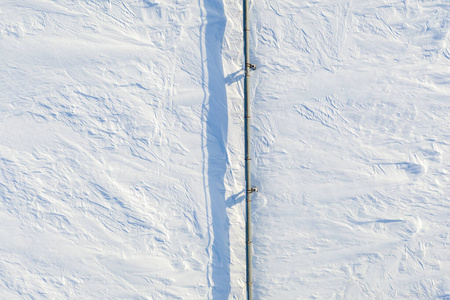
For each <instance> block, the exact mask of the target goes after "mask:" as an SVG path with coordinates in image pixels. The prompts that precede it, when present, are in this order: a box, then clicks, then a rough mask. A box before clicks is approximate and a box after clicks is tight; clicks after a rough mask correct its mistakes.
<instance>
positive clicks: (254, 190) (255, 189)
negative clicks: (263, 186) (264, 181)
mask: <svg viewBox="0 0 450 300" xmlns="http://www.w3.org/2000/svg"><path fill="white" fill-rule="evenodd" d="M250 192H252V193H257V192H258V188H257V187H256V186H254V187H252V188H251V189H250Z"/></svg>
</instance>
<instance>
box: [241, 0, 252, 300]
mask: <svg viewBox="0 0 450 300" xmlns="http://www.w3.org/2000/svg"><path fill="white" fill-rule="evenodd" d="M248 6H249V0H244V7H243V8H244V9H243V10H244V55H245V77H244V123H245V125H244V131H245V182H246V183H245V190H246V193H245V195H246V197H245V198H246V203H247V208H246V223H245V224H246V226H245V227H246V234H245V242H246V256H247V259H246V262H247V266H246V269H247V299H248V300H252V299H253V276H252V273H253V270H252V219H251V211H252V210H251V203H252V187H251V177H250V176H251V172H250V162H251V158H250V104H251V103H250V49H249V31H250V29H249V26H248V10H249V9H248V8H249V7H248Z"/></svg>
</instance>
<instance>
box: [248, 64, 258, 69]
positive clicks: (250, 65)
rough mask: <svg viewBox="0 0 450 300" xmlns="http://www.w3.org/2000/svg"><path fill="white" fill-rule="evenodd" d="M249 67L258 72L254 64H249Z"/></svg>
mask: <svg viewBox="0 0 450 300" xmlns="http://www.w3.org/2000/svg"><path fill="white" fill-rule="evenodd" d="M248 67H249V68H250V69H252V70H256V65H254V64H248Z"/></svg>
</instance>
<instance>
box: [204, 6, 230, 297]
mask: <svg viewBox="0 0 450 300" xmlns="http://www.w3.org/2000/svg"><path fill="white" fill-rule="evenodd" d="M201 1H202V0H199V5H201ZM203 5H204V10H205V12H206V15H205V20H206V23H202V29H201V31H202V30H203V27H204V39H203V42H204V48H203V45H202V43H203V42H202V37H200V43H201V45H200V47H201V49H204V52H205V56H206V57H203V50H202V65H203V60H204V59H205V61H206V68H202V73H203V74H202V75H203V76H202V77H203V90H204V93H205V99H204V105H203V122H204V124H205V126H206V130H204V132H205V135H206V141H205V140H202V144H203V145H202V146H203V148H204V149H205V148H206V152H207V153H208V155H207V162H204V166H206V168H204V173H203V176H204V185H205V193H207V194H208V196H209V197H207V199H208V198H209V200H210V203H209V206H210V212H211V215H210V216H209V217H210V218H209V219H210V220H211V223H212V225H211V227H212V234H211V232H209V233H210V235H209V236H210V241H209V245H210V249H211V250H208V252H209V251H211V252H212V253H210V255H211V265H210V267H209V268H208V274H207V276H208V280H209V285H210V288H211V295H212V299H227V298H228V296H229V294H230V291H231V279H230V221H229V218H228V216H227V203H226V200H225V182H224V179H225V172H226V170H227V164H228V154H227V139H228V104H227V92H226V86H225V84H226V82H225V78H224V72H223V65H222V50H223V49H222V48H223V46H222V44H223V39H224V34H225V26H226V17H225V11H224V5H223V2H222V0H203ZM202 20H203V11H202ZM200 35H201V34H200ZM205 69H206V70H205ZM205 71H206V72H207V78H206V76H205ZM206 91H208V93H206ZM205 143H206V144H205ZM204 159H205V160H206V156H205V155H204ZM205 177H206V178H207V179H205ZM207 205H208V203H207ZM211 240H212V241H211ZM209 272H211V274H209Z"/></svg>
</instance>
